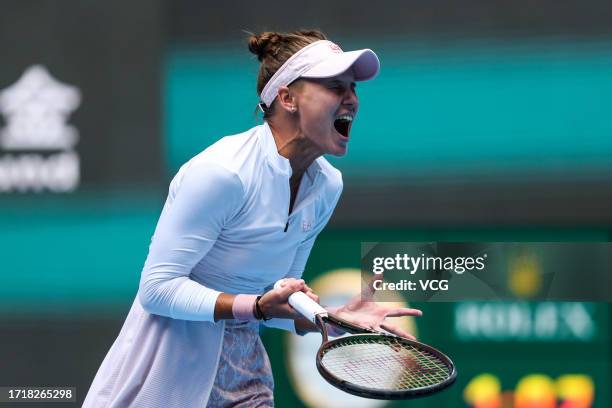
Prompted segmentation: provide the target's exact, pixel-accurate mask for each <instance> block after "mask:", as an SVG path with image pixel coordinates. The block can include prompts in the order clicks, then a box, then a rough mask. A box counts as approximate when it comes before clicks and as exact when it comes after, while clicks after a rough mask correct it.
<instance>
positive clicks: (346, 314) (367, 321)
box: [328, 275, 423, 340]
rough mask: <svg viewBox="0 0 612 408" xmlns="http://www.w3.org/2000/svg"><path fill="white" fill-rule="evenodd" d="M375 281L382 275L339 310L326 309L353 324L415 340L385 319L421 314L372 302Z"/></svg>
mask: <svg viewBox="0 0 612 408" xmlns="http://www.w3.org/2000/svg"><path fill="white" fill-rule="evenodd" d="M375 280H382V275H380V276H378V275H377V276H376V278H375V279H374V280H372V281H371V282H370V283H369V284H368V287H367V288H366V289H365V290H363V291H362V292H361V293H360V294H359V295H357V296H355V297H354V298H353V299H351V300H350V301H349V302H348V303H347V304H346V305H344V306H341V307H339V308H328V310H329V311H330V312H331V313H332V314H334V315H336V316H338V317H340V318H341V319H344V320H347V321H349V322H351V323H353V324H356V325H359V326H362V327H367V328H369V329H374V330H381V329H383V330H386V331H388V332H390V333H393V334H395V335H397V336H401V337H406V338H408V339H411V340H416V338H415V337H414V336H413V335H412V334H410V333H408V332H407V331H405V330H402V329H401V328H400V327H398V326H397V325H395V324H392V323H390V322H388V321H387V320H386V319H387V317H401V316H421V315H422V314H423V312H421V311H420V310H418V309H411V308H406V307H388V306H385V305H384V304H381V303H376V302H375V301H374V300H373V297H374V288H373V283H374V281H375Z"/></svg>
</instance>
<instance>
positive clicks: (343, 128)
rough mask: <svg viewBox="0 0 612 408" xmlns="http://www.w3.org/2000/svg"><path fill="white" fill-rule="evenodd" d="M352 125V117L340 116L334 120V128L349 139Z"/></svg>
mask: <svg viewBox="0 0 612 408" xmlns="http://www.w3.org/2000/svg"><path fill="white" fill-rule="evenodd" d="M352 124H353V117H352V116H351V115H340V116H338V117H337V118H336V119H335V120H334V128H336V131H337V132H338V133H340V134H341V135H342V136H344V137H347V138H348V137H349V133H350V132H351V125H352Z"/></svg>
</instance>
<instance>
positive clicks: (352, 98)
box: [342, 88, 359, 108]
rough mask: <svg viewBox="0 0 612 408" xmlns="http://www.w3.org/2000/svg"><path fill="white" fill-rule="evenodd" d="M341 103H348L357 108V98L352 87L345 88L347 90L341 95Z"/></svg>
mask: <svg viewBox="0 0 612 408" xmlns="http://www.w3.org/2000/svg"><path fill="white" fill-rule="evenodd" d="M342 103H343V104H344V105H349V106H353V107H355V108H357V106H358V105H359V98H357V94H356V93H355V91H354V90H353V89H350V88H349V89H347V91H346V92H345V93H344V95H343V99H342Z"/></svg>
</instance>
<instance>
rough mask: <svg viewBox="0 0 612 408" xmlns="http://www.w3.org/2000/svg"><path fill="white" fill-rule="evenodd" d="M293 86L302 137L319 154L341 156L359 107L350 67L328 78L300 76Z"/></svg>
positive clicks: (345, 147) (343, 153) (344, 150)
mask: <svg viewBox="0 0 612 408" xmlns="http://www.w3.org/2000/svg"><path fill="white" fill-rule="evenodd" d="M298 82H299V84H298ZM295 85H297V86H296V87H295V91H296V97H297V104H296V106H297V121H298V126H299V129H300V131H301V133H302V137H304V138H305V139H307V141H308V142H309V144H310V145H311V146H312V148H313V149H314V150H316V151H318V152H319V153H320V154H331V155H334V156H344V155H345V154H346V149H347V144H348V141H349V134H350V130H351V126H352V121H353V119H354V118H355V116H356V115H357V109H358V108H359V100H358V99H357V94H356V93H355V78H354V75H353V72H352V70H349V71H347V72H345V73H344V74H341V75H339V76H336V77H332V78H321V79H305V78H303V79H300V80H299V81H296V83H295Z"/></svg>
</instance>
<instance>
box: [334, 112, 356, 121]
mask: <svg viewBox="0 0 612 408" xmlns="http://www.w3.org/2000/svg"><path fill="white" fill-rule="evenodd" d="M336 120H347V121H349V122H352V121H353V117H352V116H351V115H349V114H344V115H340V116H338V117H336Z"/></svg>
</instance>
